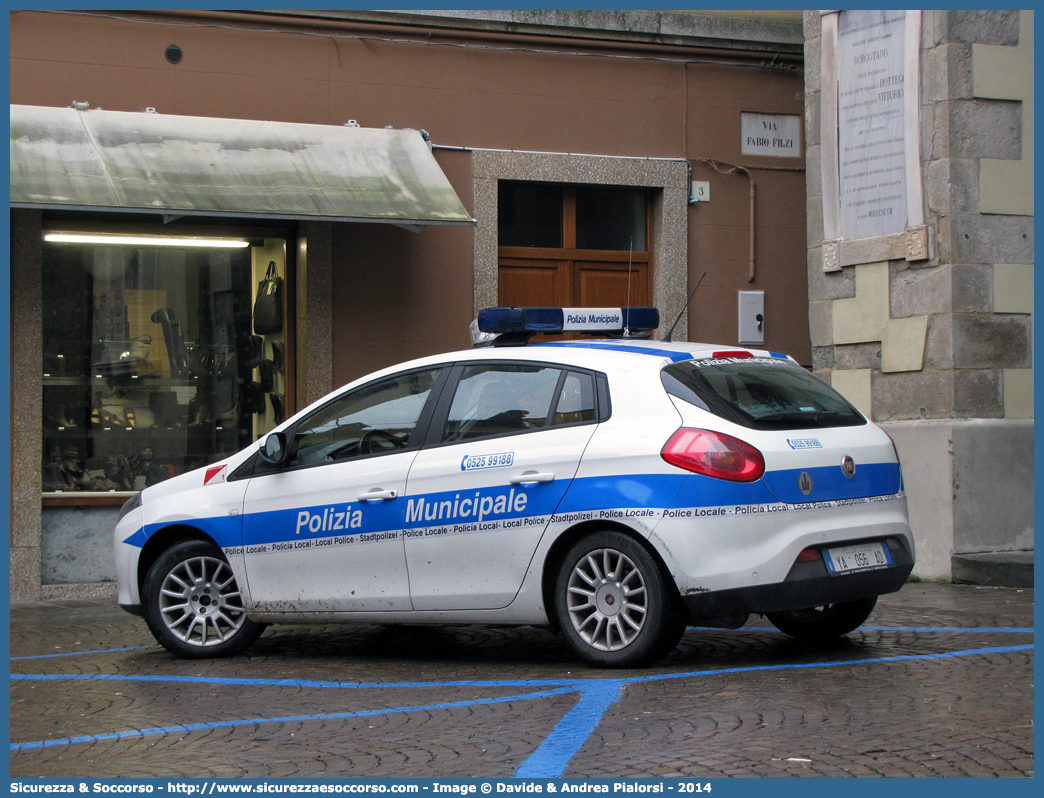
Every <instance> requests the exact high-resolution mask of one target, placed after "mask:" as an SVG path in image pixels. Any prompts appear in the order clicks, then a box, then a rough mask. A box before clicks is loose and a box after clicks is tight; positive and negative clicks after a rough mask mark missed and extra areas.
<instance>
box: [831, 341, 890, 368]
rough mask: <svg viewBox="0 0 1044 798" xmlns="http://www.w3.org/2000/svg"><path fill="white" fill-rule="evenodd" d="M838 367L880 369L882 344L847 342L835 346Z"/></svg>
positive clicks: (835, 359) (835, 363)
mask: <svg viewBox="0 0 1044 798" xmlns="http://www.w3.org/2000/svg"><path fill="white" fill-rule="evenodd" d="M834 368H836V369H845V370H850V369H880V368H881V344H880V343H868V344H845V345H843V346H835V347H834Z"/></svg>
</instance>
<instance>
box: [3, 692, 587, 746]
mask: <svg viewBox="0 0 1044 798" xmlns="http://www.w3.org/2000/svg"><path fill="white" fill-rule="evenodd" d="M568 692H572V691H571V690H569V689H568V688H561V689H558V690H545V691H542V692H540V693H532V694H523V695H512V696H503V697H501V698H479V699H474V700H469V701H449V702H446V703H443V704H429V705H427V706H421V707H395V708H392V709H369V710H364V711H362V712H329V713H323V714H322V715H286V716H283V717H278V718H249V719H244V720H225V721H217V722H214V723H190V724H185V725H183V726H162V727H157V728H153V729H134V730H131V731H123V732H113V733H111V734H87V735H81V736H80V737H66V738H64V739H59V740H40V741H38V742H31V743H11V750H12V751H25V750H29V749H32V748H51V747H53V746H56V745H72V744H74V743H93V742H98V741H99V740H125V739H127V738H129V737H145V736H147V735H152V734H173V733H175V732H177V733H179V734H180V733H183V732H189V731H201V730H204V729H229V728H235V727H236V726H253V725H254V724H257V723H297V722H303V721H309V720H341V719H344V718H371V717H374V716H377V715H391V714H394V713H396V712H423V711H429V710H433V709H455V708H457V707H474V706H481V705H483V704H503V703H505V702H508V701H518V700H519V699H524V698H548V697H550V696H555V695H561V694H562V693H568Z"/></svg>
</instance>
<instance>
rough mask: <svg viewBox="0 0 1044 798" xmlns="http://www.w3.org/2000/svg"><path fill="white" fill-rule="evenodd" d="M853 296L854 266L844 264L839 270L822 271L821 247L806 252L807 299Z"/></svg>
mask: <svg viewBox="0 0 1044 798" xmlns="http://www.w3.org/2000/svg"><path fill="white" fill-rule="evenodd" d="M854 296H855V267H853V266H846V267H845V268H844V269H842V270H841V271H839V272H830V273H829V274H828V273H826V272H824V271H823V248H822V247H816V248H815V249H810V250H809V252H808V300H809V302H815V301H816V300H821V299H851V298H852V297H854Z"/></svg>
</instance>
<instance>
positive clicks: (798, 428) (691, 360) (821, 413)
mask: <svg viewBox="0 0 1044 798" xmlns="http://www.w3.org/2000/svg"><path fill="white" fill-rule="evenodd" d="M658 324H659V314H658V313H657V311H656V310H655V309H652V308H643V309H638V308H624V309H621V308H608V309H604V308H603V309H592V308H579V309H568V308H567V309H562V308H526V309H523V308H494V309H489V310H486V311H483V312H482V313H481V314H480V316H479V319H478V328H479V330H480V335H479V336H478V337H479V338H482V337H486V338H492V339H493V340H492V341H491V342H487V343H492V345H491V346H479V347H476V348H472V349H470V350H467V351H462V352H455V353H451V354H444V355H436V356H432V357H426V358H422V359H419V360H414V361H411V362H408V363H404V364H402V365H399V366H395V367H394V368H388V369H384V370H382V371H379V372H376V373H374V374H371V375H369V376H367V377H363V378H362V379H359V380H356V381H355V382H352V383H351V384H349V385H346V386H344V387H343V388H340V389H338V390H337V391H334V392H333V393H332V394H330V395H329V396H327V397H326V398H324V399H322V400H320V401H318V402H316V403H315V404H313V405H311V406H310V407H307V408H305V409H304V410H302V411H301V412H299V413H297V414H296V415H294V416H293V417H292V418H290V419H288V420H287V421H286V422H285V423H283V424H282V425H280V426H279V427H278V428H277V429H276V430H274V431H273V432H271V433H270V434H268V435H267V436H265V437H263V438H262V439H261V440H260V441H259V442H258V443H256V444H254V445H252V446H250V447H248V448H246V449H244V450H243V451H241V452H239V453H238V454H236V455H233V456H232V457H229V458H227V459H226V460H223V461H221V462H218V463H215V464H214V465H212V466H209V467H207V468H204V469H200V470H198V471H193V472H190V473H187V474H184V475H181V476H179V477H175V478H173V479H170V480H168V481H166V482H163V483H160V484H157V485H153V486H152V487H149V488H146V489H145V490H144V491H142V492H141V493H140V494H139V495H138V496H136V497H135V498H133V499H131V500H130V501H128V502H127V504H126V505H125V506H124V507H123V509H122V510H121V512H120V518H119V521H118V523H117V526H116V529H115V534H114V544H115V559H116V566H117V574H118V581H119V601H120V604H121V605H122V606H123V607H124V608H125V609H127V610H128V611H130V612H132V613H135V614H140V615H142V616H143V617H144V619H145V621H146V623H147V624H148V626H149V629H150V630H151V631H152V633H153V635H154V636H155V637H156V639H157V640H158V641H159V642H160V643H161V644H162V645H163V646H165V647H166V648H167V649H169V650H170V651H171V652H173V653H174V654H176V655H178V656H182V657H216V656H227V655H232V654H235V653H237V652H240V651H242V650H243V649H245V648H246V647H247V646H249V645H250V644H251V643H253V642H254V641H255V640H256V639H257V637H258V636H259V635H260V634H261V632H262V631H263V629H264V627H265V625H266V624H269V623H290V622H293V623H297V622H304V621H320V622H324V623H328V622H331V621H347V622H364V623H417V624H432V623H440V624H464V623H477V624H498V625H503V624H543V625H550V626H552V627H555V628H558V629H560V630H561V632H562V633H563V634H564V635H565V638H566V640H567V641H568V642H569V644H570V646H571V647H572V649H573V650H574V651H575V652H576V653H577V655H579V656H580V657H581V658H583V659H584V660H587V661H588V662H590V663H593V664H595V665H600V666H606V667H633V666H639V665H644V664H648V663H651V662H653V661H655V660H657V659H659V658H661V657H663V656H664V655H666V654H667V653H668V652H670V651H671V650H672V649H673V648H674V647H675V645H676V644H677V643H678V641H679V639H680V637H681V635H682V633H683V631H684V630H685V627H686V625H687V624H694V625H700V626H718V627H738V626H740V625H742V624H743V623H744V622H745V620H746V619H747V617H748V616H749V614H751V613H760V614H763V615H765V616H766V617H767V618H768V619H769V621H771V622H772V623H773V624H774V625H775V626H776V627H778V628H779V629H781V630H782V631H784V632H786V633H788V634H790V635H794V636H796V637H801V638H823V637H829V636H837V635H842V634H846V633H848V632H851V631H853V630H854V629H856V628H857V627H858V626H860V624H862V623H863V622H864V621H865V620H866V619H867V617H868V616H869V614H870V612H871V611H872V610H873V607H874V603H875V601H876V599H877V596H878V595H880V594H882V593H888V592H892V591H896V590H898V589H899V588H900V587H901V586H902V584H903V583H904V582H905V580H906V578H907V576H908V575H909V574H910V571H911V570H912V568H913V563H914V541H913V537H912V535H911V532H910V526H909V519H908V514H907V505H906V497H905V494H904V491H903V481H902V473H901V471H900V466H899V460H898V455H897V453H896V451H895V447H894V445H893V443H892V442H891V440H890V439H889V437H888V436H887V435H886V434H885V433H884V432H883V431H882V430H881V429H879V428H878V427H877V426H876V425H874V424H873V423H871V422H869V421H868V420H867V419H866V418H865V417H864V416H863V415H862V414H861V413H860V412H859V411H858V410H856V409H855V408H854V407H852V405H851V404H849V403H848V402H847V401H846V400H845V399H844V398H842V397H841V396H840V395H839V394H838V393H837V392H835V391H834V390H832V389H831V388H830V386H828V385H826V384H824V383H823V382H822V381H820V380H819V379H817V378H816V377H814V376H813V375H811V374H809V373H808V372H807V371H805V370H804V369H803V368H801V367H800V366H799V365H798V364H797V363H796V362H795V361H794V360H793V359H791V358H789V357H787V356H785V355H782V354H778V353H775V352H769V351H763V350H753V349H742V348H740V349H737V348H735V347H720V346H711V345H706V344H698V343H681V342H677V343H668V342H661V341H654V340H650V339H648V337H645V338H642V337H641V336H640V335H636V331H641V330H646V331H647V330H654V329H656V328H657V327H658ZM592 329H597V330H602V331H605V330H609V331H615V332H616V333H617V334H618V335H619V337H615V338H614V337H609V338H604V339H601V340H593V339H584V338H580V339H578V340H571V341H555V342H546V343H536V344H530V345H518V344H524V343H525V342H526V341H527V340H528V338H529V337H530V336H531V335H532V334H534V333H548V332H560V331H567V330H581V331H590V330H592ZM621 333H622V334H621ZM512 344H514V345H512Z"/></svg>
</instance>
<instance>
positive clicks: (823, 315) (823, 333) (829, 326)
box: [808, 300, 834, 347]
mask: <svg viewBox="0 0 1044 798" xmlns="http://www.w3.org/2000/svg"><path fill="white" fill-rule="evenodd" d="M833 307H834V305H833V302H832V301H831V300H818V301H816V302H809V303H808V332H809V337H810V338H811V340H812V346H814V347H816V346H831V345H832V344H833V343H834V321H833Z"/></svg>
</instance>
